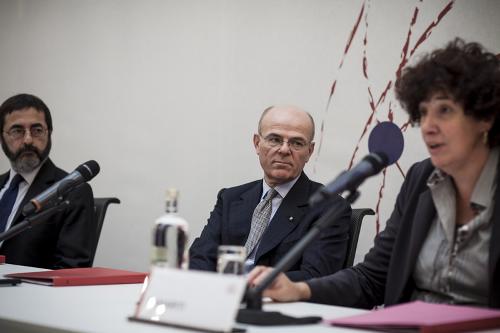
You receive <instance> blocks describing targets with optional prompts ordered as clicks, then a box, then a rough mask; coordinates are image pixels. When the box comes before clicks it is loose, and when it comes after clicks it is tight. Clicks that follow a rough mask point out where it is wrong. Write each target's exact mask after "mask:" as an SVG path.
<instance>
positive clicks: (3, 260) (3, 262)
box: [0, 255, 5, 264]
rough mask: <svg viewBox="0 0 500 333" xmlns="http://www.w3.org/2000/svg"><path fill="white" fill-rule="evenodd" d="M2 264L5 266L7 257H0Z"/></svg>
mask: <svg viewBox="0 0 500 333" xmlns="http://www.w3.org/2000/svg"><path fill="white" fill-rule="evenodd" d="M0 264H5V256H2V255H0Z"/></svg>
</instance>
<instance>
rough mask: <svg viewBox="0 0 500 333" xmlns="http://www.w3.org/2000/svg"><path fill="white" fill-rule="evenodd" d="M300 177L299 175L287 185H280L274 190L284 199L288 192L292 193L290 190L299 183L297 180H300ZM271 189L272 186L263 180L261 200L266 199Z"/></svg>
mask: <svg viewBox="0 0 500 333" xmlns="http://www.w3.org/2000/svg"><path fill="white" fill-rule="evenodd" d="M299 177H300V175H298V176H297V177H296V178H294V179H292V180H290V181H289V182H286V183H283V184H279V185H276V186H275V187H274V189H275V190H276V192H278V194H279V195H280V196H281V197H282V198H284V197H285V196H286V195H287V194H288V192H290V190H291V189H292V187H293V185H295V183H296V182H297V180H298V179H299ZM270 189H271V186H269V185H268V184H267V183H266V181H265V180H264V179H263V180H262V196H261V197H260V198H261V200H262V198H263V197H264V195H266V193H267V192H268V191H269V190H270Z"/></svg>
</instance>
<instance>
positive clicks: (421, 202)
mask: <svg viewBox="0 0 500 333" xmlns="http://www.w3.org/2000/svg"><path fill="white" fill-rule="evenodd" d="M415 212H416V214H414V216H413V221H412V223H411V229H409V228H404V227H401V229H400V230H408V233H407V234H405V235H404V237H401V238H400V241H402V242H403V243H406V244H407V245H400V246H395V247H394V249H397V251H398V253H395V254H394V255H395V256H397V257H399V260H398V261H397V262H398V264H397V266H399V267H401V270H400V273H399V274H398V275H399V277H398V279H397V281H400V283H396V284H395V285H393V289H394V291H395V292H394V293H393V295H399V296H398V297H399V298H400V299H399V300H397V301H400V300H401V299H403V298H404V297H405V292H404V291H405V288H406V287H407V286H408V282H409V281H410V280H411V275H412V274H413V271H414V269H415V263H416V261H417V259H418V255H419V253H420V250H421V249H422V246H423V244H424V242H425V240H426V238H427V234H428V233H429V228H430V227H431V225H432V221H433V220H434V218H435V216H436V209H435V207H434V203H433V200H432V195H431V191H430V190H429V189H427V190H426V191H424V192H422V193H421V194H420V195H419V198H418V203H417V206H416V209H415Z"/></svg>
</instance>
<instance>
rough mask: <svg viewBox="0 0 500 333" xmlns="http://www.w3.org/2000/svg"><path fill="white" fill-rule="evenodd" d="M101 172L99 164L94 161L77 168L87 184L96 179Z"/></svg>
mask: <svg viewBox="0 0 500 333" xmlns="http://www.w3.org/2000/svg"><path fill="white" fill-rule="evenodd" d="M100 170H101V168H100V167H99V164H97V162H96V161H94V160H90V161H87V162H85V163H83V164H82V165H80V166H78V167H77V168H76V171H78V172H79V173H80V175H82V177H83V179H85V181H86V182H88V181H89V180H91V179H92V178H94V177H95V176H96V175H97V174H98V173H99V171H100Z"/></svg>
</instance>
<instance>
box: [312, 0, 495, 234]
mask: <svg viewBox="0 0 500 333" xmlns="http://www.w3.org/2000/svg"><path fill="white" fill-rule="evenodd" d="M422 2H423V0H420V1H419V2H418V3H417V4H416V5H415V7H414V8H413V13H412V16H411V20H410V22H409V24H408V31H407V33H406V39H405V41H404V43H403V46H402V48H401V60H400V62H399V64H398V65H397V67H396V69H395V71H394V78H393V79H392V80H389V81H388V82H387V84H386V85H385V89H384V90H383V91H382V93H381V94H380V95H379V96H378V97H377V98H375V96H374V95H373V93H372V87H371V86H370V78H369V74H368V68H369V59H368V57H367V52H366V51H367V48H368V45H369V39H368V32H369V29H368V28H369V24H368V19H369V12H370V0H365V1H363V3H362V5H361V8H360V10H359V14H358V16H357V18H356V21H355V23H354V25H353V28H352V29H351V32H350V34H349V37H348V39H347V41H346V44H345V48H344V53H343V55H342V58H341V61H340V64H339V66H338V71H340V70H341V69H342V66H343V64H344V61H345V59H346V57H347V55H348V53H349V50H350V49H351V46H352V43H353V41H354V39H355V36H356V34H357V32H358V31H359V30H360V29H359V28H360V25H361V21H362V20H363V22H364V28H365V30H364V35H363V40H362V41H363V57H362V63H361V72H362V76H363V77H364V78H365V80H366V81H367V83H368V85H367V87H368V88H367V101H368V105H369V107H370V113H369V114H368V115H367V118H366V120H365V122H364V124H363V125H362V130H361V135H360V136H359V138H358V140H357V143H356V146H355V147H354V149H353V153H352V156H351V158H350V160H349V164H348V169H350V168H351V167H352V166H353V164H354V161H355V159H356V154H357V152H358V151H359V147H360V144H361V142H362V140H363V139H364V137H365V135H366V134H367V132H368V128H369V127H370V125H371V124H372V122H373V121H374V120H375V121H376V122H377V123H378V122H380V121H385V120H389V121H393V120H394V114H393V110H392V103H391V102H389V104H388V107H387V116H386V117H387V119H384V120H379V119H377V118H376V116H377V115H378V113H377V111H378V109H379V107H380V106H381V105H383V104H384V102H385V100H386V97H387V94H388V92H389V91H391V89H392V88H393V81H395V80H396V79H397V78H399V77H400V76H401V73H402V71H403V69H404V67H405V65H406V64H407V63H408V61H409V60H410V59H411V57H412V56H413V55H414V53H415V52H416V51H417V50H418V48H419V47H420V46H421V45H422V44H423V43H424V42H425V41H426V40H427V39H428V38H429V37H430V36H431V34H432V32H433V30H434V29H436V28H437V27H438V26H439V24H440V22H441V21H442V20H443V18H444V17H445V16H446V15H447V14H448V13H449V12H450V11H451V10H452V8H453V5H454V2H455V0H451V1H449V2H448V3H447V4H446V5H445V6H444V7H443V8H442V9H441V10H440V11H439V12H438V13H437V17H436V19H435V20H433V21H432V22H430V23H429V24H428V25H427V26H426V28H425V29H424V32H423V33H422V34H421V35H420V36H419V37H418V39H417V40H416V42H415V43H414V45H413V47H411V45H412V35H413V33H414V28H415V25H416V23H417V21H418V19H419V14H420V8H419V5H420V4H421V3H422ZM498 56H499V57H500V54H499V55H498ZM337 83H338V82H337V79H334V80H333V83H332V86H331V89H330V95H329V96H328V100H327V103H326V108H325V117H324V118H323V120H322V122H321V129H320V138H319V144H318V154H317V156H316V161H317V159H318V158H319V156H320V154H321V148H322V145H323V139H324V131H325V127H326V125H325V118H326V115H327V114H328V112H329V110H330V106H331V104H332V101H333V97H334V93H335V88H336V86H337ZM375 101H376V102H375ZM409 125H410V123H409V122H406V123H404V124H402V125H401V126H400V128H401V130H402V131H403V132H405V131H406V130H407V128H408V126H409ZM395 165H396V167H397V169H398V171H399V172H400V173H401V175H402V177H404V176H405V173H404V171H403V170H402V169H401V166H400V165H399V163H396V164H395ZM382 176H383V177H382V184H381V185H380V188H379V191H378V200H377V203H376V207H375V211H376V231H377V233H378V232H379V231H380V214H379V208H380V203H381V201H382V198H383V190H384V188H385V180H386V170H384V172H383V173H382Z"/></svg>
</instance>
